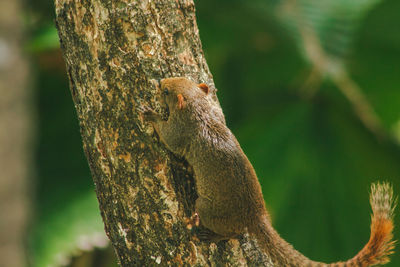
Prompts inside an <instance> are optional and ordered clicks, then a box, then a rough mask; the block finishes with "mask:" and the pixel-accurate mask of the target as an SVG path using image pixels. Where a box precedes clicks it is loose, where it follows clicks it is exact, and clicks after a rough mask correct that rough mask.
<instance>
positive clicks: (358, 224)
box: [23, 0, 400, 266]
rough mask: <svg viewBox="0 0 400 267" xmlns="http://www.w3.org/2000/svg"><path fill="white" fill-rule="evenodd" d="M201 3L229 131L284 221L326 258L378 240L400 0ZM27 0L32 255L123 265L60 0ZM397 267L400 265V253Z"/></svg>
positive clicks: (399, 55)
mask: <svg viewBox="0 0 400 267" xmlns="http://www.w3.org/2000/svg"><path fill="white" fill-rule="evenodd" d="M195 4H196V8H197V19H198V25H199V28H200V35H201V39H202V43H203V49H204V53H205V56H206V58H207V61H208V64H209V66H210V69H211V71H212V73H213V75H214V80H215V83H216V86H217V88H218V89H219V91H218V96H219V99H220V101H221V105H222V107H223V110H224V112H225V115H226V118H227V122H228V126H229V127H230V128H231V129H232V130H233V132H234V133H235V134H236V136H237V138H238V140H239V142H240V143H241V145H242V147H243V149H244V151H245V152H246V154H247V155H248V157H249V158H250V161H251V162H252V163H253V165H254V167H255V169H256V172H257V173H258V176H259V179H260V182H261V184H262V186H263V191H264V198H265V201H266V203H267V207H268V209H269V211H270V213H271V216H272V219H273V224H274V226H275V227H276V228H277V230H278V232H279V233H280V234H281V235H282V236H283V237H284V238H285V239H286V240H287V241H288V242H290V243H292V244H293V245H294V247H295V248H296V249H298V250H299V251H301V252H302V253H303V254H305V255H306V256H308V257H309V258H311V259H313V260H318V261H325V262H332V261H338V260H345V259H348V258H350V257H352V256H354V255H355V254H356V253H357V252H358V251H359V250H360V249H361V248H362V246H363V245H364V244H365V243H366V242H367V241H368V239H369V223H370V206H369V202H368V193H369V188H370V184H371V183H372V182H373V181H377V180H381V181H390V182H391V183H392V184H393V185H394V190H395V193H396V194H399V193H400V190H399V182H400V164H399V163H400V149H399V143H400V142H399V140H400V90H399V88H398V87H399V85H400V34H399V26H400V16H399V11H400V2H399V1H397V0H384V1H379V0H353V1H347V0H324V1H321V0H299V1H292V0H269V1H267V0H265V1H262V0H256V1H245V0H229V1H228V0H220V1H212V0H202V1H196V2H195ZM25 5H26V7H25V10H26V11H24V15H23V19H24V21H25V25H26V27H27V29H28V31H29V33H30V37H29V38H28V40H27V41H26V47H25V49H26V51H27V52H28V53H29V56H30V57H31V59H32V60H31V61H32V63H31V70H32V72H33V73H32V74H31V76H32V78H33V81H34V98H35V104H36V105H37V106H36V108H37V110H38V111H37V122H36V123H37V131H38V133H37V134H36V139H37V140H36V147H35V168H36V179H37V182H36V185H35V186H36V187H35V188H36V192H35V193H34V196H35V197H34V207H35V211H34V212H33V214H34V217H33V225H32V226H31V229H30V231H29V233H30V234H29V246H28V248H29V255H28V256H29V258H30V262H31V263H32V266H49V265H51V266H59V265H66V266H115V259H114V258H113V254H112V250H111V249H109V248H107V247H108V243H107V240H106V238H105V235H104V233H103V225H102V222H101V218H100V216H99V211H98V205H97V201H96V198H95V194H94V186H93V183H92V180H91V177H90V173H89V169H88V165H87V162H86V160H85V158H84V155H83V151H82V147H81V140H80V133H79V129H78V122H77V119H76V115H75V111H74V107H73V103H72V100H71V97H70V92H69V88H68V81H67V78H66V74H65V69H64V63H63V61H62V58H61V54H60V51H59V46H58V37H57V34H56V31H55V29H54V26H53V20H54V15H53V13H54V10H53V3H52V1H48V0H31V1H29V2H25ZM59 140H63V142H59ZM396 225H397V226H399V225H400V220H399V219H398V217H397V218H396ZM398 229H399V228H398V227H397V228H396V229H395V237H398V236H399V235H398V234H399V231H398ZM388 266H400V253H395V255H394V256H393V257H392V262H391V263H390V264H389V265H388Z"/></svg>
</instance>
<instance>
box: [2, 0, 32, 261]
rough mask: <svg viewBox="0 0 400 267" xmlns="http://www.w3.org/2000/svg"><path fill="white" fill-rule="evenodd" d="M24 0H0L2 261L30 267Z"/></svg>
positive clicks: (28, 97) (29, 136) (29, 127)
mask: <svg viewBox="0 0 400 267" xmlns="http://www.w3.org/2000/svg"><path fill="white" fill-rule="evenodd" d="M21 13H22V7H21V2H20V1H4V0H3V1H0V211H1V214H0V265H1V266H15V267H22V266H26V253H25V246H26V234H27V233H26V226H27V221H28V217H29V214H28V211H29V210H30V209H29V208H30V207H29V205H28V203H30V201H29V192H30V190H29V188H31V186H30V185H31V184H30V183H29V181H31V178H32V177H33V175H32V153H33V150H32V146H31V141H32V134H33V128H34V127H33V122H32V121H33V120H32V119H33V116H32V114H33V113H32V110H31V108H32V106H31V104H32V103H31V102H30V101H31V99H32V97H31V93H30V90H29V88H28V75H27V74H28V64H27V63H28V62H27V57H26V56H24V55H23V53H22V37H23V36H24V33H23V30H22V17H21Z"/></svg>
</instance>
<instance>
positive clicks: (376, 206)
mask: <svg viewBox="0 0 400 267" xmlns="http://www.w3.org/2000/svg"><path fill="white" fill-rule="evenodd" d="M370 203H371V207H372V215H371V236H370V239H369V241H368V243H367V244H366V245H365V246H364V248H363V249H362V250H361V251H360V252H359V253H358V254H357V255H356V256H354V257H353V258H352V259H350V260H348V261H345V262H336V263H331V264H326V263H321V262H315V261H311V260H309V259H308V258H306V257H305V256H304V255H302V254H301V253H300V252H298V251H297V250H295V249H294V248H293V247H292V246H291V245H290V244H288V243H287V242H286V241H285V240H283V239H282V238H281V237H280V236H279V235H278V233H277V232H276V231H275V229H273V228H272V226H271V224H270V223H269V221H268V220H263V221H262V223H261V225H260V226H259V227H257V229H254V230H255V231H254V233H255V235H256V237H257V239H258V241H259V242H260V243H261V245H262V247H264V248H265V250H266V252H267V253H268V254H269V255H270V257H271V259H272V261H273V262H274V263H275V265H276V266H298V267H303V266H312V267H320V266H321V267H322V266H330V267H344V266H346V267H366V266H373V265H377V264H385V263H387V262H389V255H390V254H392V253H393V249H394V245H395V241H393V240H392V239H393V212H394V208H395V206H396V200H395V199H394V198H393V189H392V187H391V186H390V185H389V184H388V183H382V184H381V183H376V184H372V186H371V195H370Z"/></svg>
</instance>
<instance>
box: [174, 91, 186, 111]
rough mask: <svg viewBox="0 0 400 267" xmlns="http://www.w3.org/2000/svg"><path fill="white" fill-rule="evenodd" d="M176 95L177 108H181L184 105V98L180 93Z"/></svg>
mask: <svg viewBox="0 0 400 267" xmlns="http://www.w3.org/2000/svg"><path fill="white" fill-rule="evenodd" d="M176 97H177V98H178V109H183V108H184V107H185V98H183V95H182V94H177V95H176Z"/></svg>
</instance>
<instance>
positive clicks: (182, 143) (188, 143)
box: [146, 78, 394, 266]
mask: <svg viewBox="0 0 400 267" xmlns="http://www.w3.org/2000/svg"><path fill="white" fill-rule="evenodd" d="M161 90H162V100H161V102H162V104H164V105H166V107H167V108H168V109H169V118H168V120H167V121H164V120H162V119H161V117H160V116H159V115H157V114H156V113H155V112H153V111H151V110H148V111H147V112H146V115H147V118H149V120H151V121H152V123H153V125H154V128H155V130H156V132H157V133H158V135H159V137H160V139H161V141H162V142H163V143H164V144H165V145H166V146H167V147H168V148H169V149H170V150H171V151H172V152H174V153H176V154H177V155H180V156H183V157H184V158H185V159H186V160H187V161H188V162H189V164H190V165H191V166H192V167H193V170H194V174H195V180H196V187H197V192H198V196H199V197H198V199H197V200H196V213H197V214H198V216H199V218H200V224H201V225H202V226H203V227H205V228H206V229H208V232H206V234H204V237H206V238H209V239H212V240H215V241H216V240H223V239H230V238H235V237H236V236H238V235H240V234H242V233H244V232H246V231H248V232H249V233H250V234H251V235H254V236H255V237H256V239H257V240H258V242H259V244H260V246H261V247H262V248H263V250H264V251H265V252H266V253H267V254H269V256H270V257H271V259H272V261H273V262H274V264H275V265H276V266H371V265H375V264H384V263H386V262H388V261H389V258H388V255H390V254H391V253H392V251H393V248H394V242H393V241H392V229H393V220H392V218H393V202H394V201H393V193H392V189H391V187H390V186H389V185H387V184H377V185H373V186H372V192H371V206H372V210H373V214H372V224H371V237H370V240H369V242H368V243H367V244H366V245H365V247H364V248H363V249H362V250H361V251H360V252H359V253H358V254H357V255H356V256H355V257H354V258H352V259H350V260H348V261H346V262H338V263H333V264H325V263H319V262H314V261H311V260H309V259H308V258H306V257H305V256H304V255H302V254H301V253H300V252H298V251H296V250H295V249H294V248H293V247H292V246H291V245H290V244H289V243H287V242H286V241H284V240H283V239H282V238H281V237H280V236H279V234H278V233H277V232H276V231H275V230H274V228H273V227H272V225H271V223H270V220H269V216H268V213H267V210H266V208H265V204H264V199H263V196H262V192H261V187H260V184H259V182H258V179H257V176H256V173H255V171H254V169H253V167H252V165H251V163H250V162H249V160H248V159H247V157H246V155H245V154H244V153H243V151H242V149H241V147H240V145H239V143H238V142H237V140H236V138H235V136H234V135H233V134H232V132H231V131H230V130H229V129H228V127H227V126H226V124H225V118H224V115H223V112H222V110H221V108H220V107H219V105H217V103H215V101H214V100H213V98H212V97H211V94H208V91H209V89H208V86H206V85H205V84H199V85H197V84H195V83H194V82H192V81H190V80H188V79H186V78H168V79H164V80H162V81H161Z"/></svg>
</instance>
